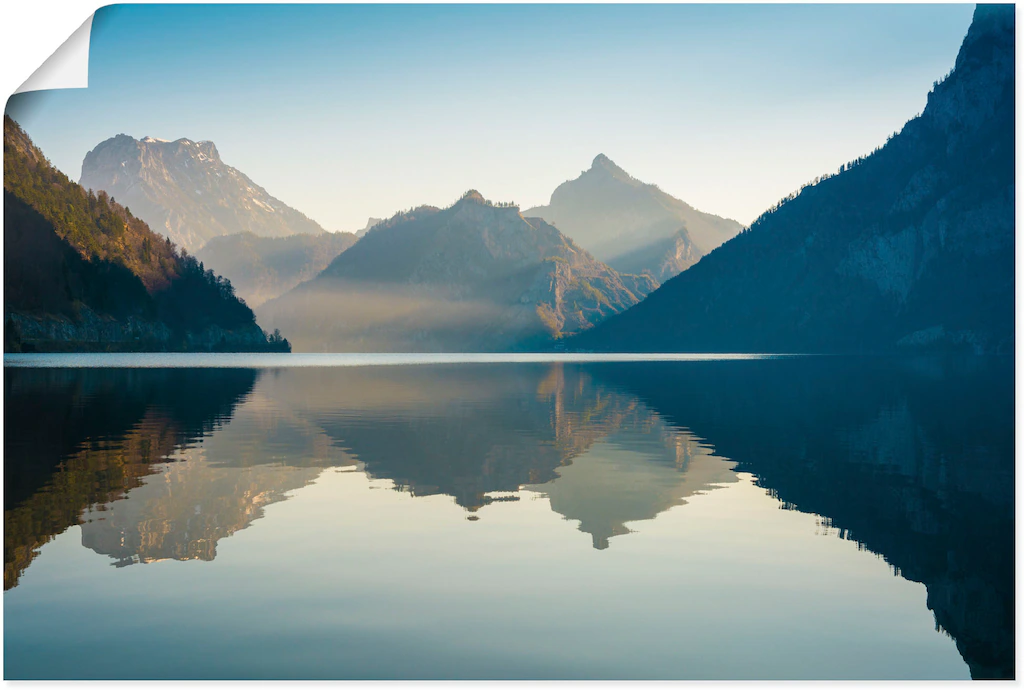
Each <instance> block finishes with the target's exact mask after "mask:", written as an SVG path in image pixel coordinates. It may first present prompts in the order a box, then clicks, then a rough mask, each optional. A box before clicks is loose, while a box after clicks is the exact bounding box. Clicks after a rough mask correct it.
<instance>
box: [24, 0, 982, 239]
mask: <svg viewBox="0 0 1024 690" xmlns="http://www.w3.org/2000/svg"><path fill="white" fill-rule="evenodd" d="M973 8H974V6H973V5H920V4H917V5H440V6H438V5H121V6H113V7H107V8H103V9H101V10H99V11H98V12H97V14H96V19H95V22H94V24H93V34H92V44H91V55H90V74H89V79H90V86H89V88H88V89H81V90H62V91H49V92H39V93H37V94H26V95H24V96H18V97H15V98H13V99H12V100H11V101H10V102H9V104H8V109H9V113H10V114H11V115H12V116H14V117H15V119H17V120H19V122H21V124H22V125H23V126H24V127H25V129H26V130H27V131H28V133H29V135H30V136H32V138H33V139H34V140H35V141H36V143H37V144H38V145H39V146H40V147H41V148H42V150H43V152H44V153H45V154H46V155H47V156H49V158H50V159H51V160H52V161H53V162H54V164H56V165H57V166H58V167H59V168H61V169H62V170H63V171H64V172H66V173H67V174H68V175H69V176H71V177H72V178H73V179H76V180H77V179H78V177H79V176H80V174H81V164H82V159H83V158H84V156H85V154H86V152H87V151H89V150H90V149H91V148H93V147H94V146H95V145H96V144H98V143H99V142H100V141H102V140H104V139H106V138H108V137H111V136H113V135H115V134H118V133H120V132H124V133H127V134H131V135H132V136H135V137H137V138H141V137H143V136H147V135H148V136H154V137H158V138H162V139H177V138H179V137H188V138H190V139H194V140H200V139H211V140H213V141H214V142H215V143H216V144H217V147H218V148H219V150H220V152H221V157H222V158H223V159H224V161H225V162H226V163H228V164H229V165H233V166H235V167H237V168H239V169H240V170H242V171H243V172H245V173H246V174H247V175H249V176H250V177H251V178H252V179H253V180H255V181H256V182H257V183H259V184H260V185H262V186H264V187H265V188H266V189H267V190H268V191H269V192H270V193H271V194H273V195H274V196H277V197H278V198H280V199H281V200H283V201H284V202H286V203H288V204H290V205H292V206H294V207H295V208H297V209H299V210H300V211H303V212H304V213H306V214H308V215H309V216H311V217H312V218H314V219H315V220H317V221H318V222H320V223H321V224H322V225H323V226H324V227H326V228H327V229H329V230H355V229H358V228H360V227H362V226H363V225H364V224H365V223H366V219H367V217H368V216H376V217H384V216H389V215H391V214H392V213H394V212H395V211H397V210H400V209H403V208H408V207H410V206H414V205H419V204H423V203H430V204H435V205H446V204H448V203H450V202H451V201H453V200H454V199H455V198H456V197H457V196H458V195H459V194H461V193H462V192H464V191H465V190H466V189H469V188H471V187H473V188H477V189H479V190H480V191H481V192H482V193H483V194H484V195H485V196H486V197H488V198H491V199H495V200H506V201H516V202H519V203H520V204H522V205H523V207H524V208H525V207H527V206H532V205H536V204H542V203H546V202H547V200H548V198H549V196H550V194H551V192H552V190H553V189H554V188H555V187H556V186H557V185H558V184H559V183H560V182H562V181H564V180H566V179H570V178H572V177H575V176H577V175H578V174H579V173H580V171H581V170H583V169H585V168H587V167H589V165H590V161H591V160H592V159H593V157H594V156H595V155H596V154H598V153H605V154H606V155H608V156H609V157H610V158H611V159H612V160H614V161H615V162H616V163H618V164H619V165H620V166H622V167H623V168H624V169H626V170H627V171H628V172H630V173H631V174H633V175H634V176H635V177H638V178H640V179H642V180H644V181H647V182H655V183H657V184H658V185H659V186H661V188H662V189H664V190H666V191H667V192H669V193H670V194H673V195H674V196H677V197H679V198H681V199H683V200H685V201H687V202H689V203H690V204H692V205H694V206H696V207H697V208H699V209H701V210H705V211H709V212H712V213H716V214H719V215H723V216H728V217H732V218H735V219H737V220H739V221H741V222H743V223H749V222H750V221H752V220H753V219H754V218H755V217H756V216H757V215H758V214H759V213H760V212H761V211H763V210H764V209H765V208H766V207H768V206H770V205H771V204H772V203H774V202H775V201H777V200H778V199H779V198H780V197H782V196H784V195H786V194H788V193H789V192H791V191H793V190H794V189H796V188H798V187H799V186H800V185H801V184H803V183H804V182H806V181H808V180H809V179H811V178H813V177H815V176H817V175H820V174H822V173H825V172H834V171H835V169H836V168H837V167H838V166H839V165H840V164H842V163H843V162H846V161H848V160H851V159H853V158H856V157H857V156H859V155H861V154H864V153H866V152H868V151H870V150H871V149H873V148H874V147H876V146H877V145H879V144H881V143H883V142H884V141H885V138H886V136H887V135H889V134H891V133H892V132H893V131H895V130H898V129H899V128H900V127H902V125H903V123H904V122H905V121H906V120H907V119H909V118H910V117H912V116H914V115H916V114H917V113H919V112H920V111H921V109H922V108H923V107H924V104H925V98H926V94H927V92H928V91H929V89H930V88H931V85H932V82H933V81H935V80H936V79H939V78H941V77H942V76H943V75H945V73H947V72H948V71H949V70H950V68H951V67H952V66H953V62H954V60H955V58H956V53H957V49H958V48H959V45H960V42H961V41H962V40H963V37H964V34H965V33H966V32H967V28H968V26H969V25H970V20H971V14H972V12H973Z"/></svg>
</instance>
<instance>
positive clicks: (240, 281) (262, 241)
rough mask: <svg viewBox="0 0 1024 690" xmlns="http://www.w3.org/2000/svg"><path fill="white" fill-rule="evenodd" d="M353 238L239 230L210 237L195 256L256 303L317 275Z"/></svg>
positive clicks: (327, 233)
mask: <svg viewBox="0 0 1024 690" xmlns="http://www.w3.org/2000/svg"><path fill="white" fill-rule="evenodd" d="M357 239H358V237H356V235H353V234H352V233H350V232H337V233H335V232H323V233H320V234H319V235H290V236H288V237H259V236H257V235H254V234H253V233H251V232H242V233H238V234H236V235H223V236H221V237H214V238H213V239H212V240H210V241H209V242H207V243H206V244H205V245H204V246H203V248H202V249H200V250H199V251H198V252H196V258H198V259H199V260H200V261H202V262H203V263H204V264H206V265H207V266H209V267H210V268H212V269H214V270H215V271H217V272H218V273H220V274H221V275H223V276H224V277H225V278H227V279H228V280H230V281H231V284H232V285H234V286H235V291H236V293H237V294H238V296H239V297H241V298H242V299H244V300H245V301H246V303H247V304H249V306H252V307H256V306H258V305H260V304H263V303H264V302H266V301H267V300H268V299H273V298H275V297H279V296H280V295H283V294H284V293H286V292H288V291H289V290H291V289H292V288H293V287H295V286H296V285H298V284H299V283H301V282H304V281H307V280H310V279H311V278H314V277H316V275H317V274H318V273H320V271H322V270H324V268H326V267H327V264H329V263H331V261H332V260H333V259H334V258H335V257H336V256H338V254H341V253H342V252H343V251H345V250H346V249H348V248H349V247H351V246H352V245H353V244H355V243H356V240H357Z"/></svg>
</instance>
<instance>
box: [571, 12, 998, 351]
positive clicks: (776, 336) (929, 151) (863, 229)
mask: <svg viewBox="0 0 1024 690" xmlns="http://www.w3.org/2000/svg"><path fill="white" fill-rule="evenodd" d="M1014 54H1015V52H1014V14H1013V8H1012V7H1010V6H1004V5H979V6H978V9H977V10H976V12H975V18H974V22H973V24H972V25H971V28H970V30H969V32H968V34H967V37H966V39H965V40H964V43H963V46H962V47H961V49H960V53H959V55H958V57H957V59H956V66H955V68H954V70H953V71H952V72H951V73H950V75H949V76H948V78H946V79H945V80H944V81H942V82H941V83H936V86H935V88H934V90H933V91H932V93H931V94H930V95H929V96H928V104H927V107H926V108H925V110H924V112H923V113H922V114H921V115H920V116H919V117H917V118H915V119H913V120H911V121H910V122H908V123H907V124H906V126H905V127H904V128H903V131H902V132H900V133H899V134H897V135H895V136H894V137H892V138H891V139H890V140H889V142H888V143H886V144H885V145H884V146H882V147H880V148H879V149H877V150H876V151H875V152H874V153H873V154H871V155H870V156H867V157H865V158H862V159H860V160H858V161H854V162H853V163H851V164H848V165H844V166H843V167H842V168H841V169H840V171H839V173H838V174H836V175H833V176H831V177H826V178H825V179H823V180H821V181H819V182H818V183H816V184H814V185H811V186H808V187H805V188H804V189H803V190H802V191H801V192H800V193H799V194H796V195H793V196H791V197H790V198H788V199H785V200H783V202H782V203H780V204H779V205H778V206H777V207H776V208H774V209H772V210H770V211H769V212H767V213H765V214H764V215H763V216H762V217H761V218H759V219H758V220H757V221H756V222H755V223H754V224H753V225H751V227H750V229H749V230H748V231H746V232H744V233H743V234H742V235H740V236H739V237H737V238H735V239H733V240H731V241H730V242H728V243H726V244H725V245H724V246H722V247H720V248H719V249H718V250H716V251H714V252H713V253H712V254H710V255H709V256H706V257H704V258H703V259H702V260H701V261H700V263H698V264H697V265H696V266H694V267H693V268H692V269H690V270H688V271H686V272H685V273H683V274H681V275H680V276H678V277H677V278H675V279H673V280H671V281H669V282H667V283H666V284H665V285H664V286H662V288H661V289H659V290H658V291H657V292H655V293H654V294H652V295H651V296H650V297H649V298H648V299H647V300H646V301H645V302H644V303H643V304H641V305H639V306H638V307H636V308H635V309H632V310H630V311H628V312H627V313H625V314H623V315H621V316H620V317H617V318H613V319H611V320H609V321H608V322H607V323H605V324H604V325H603V326H602V327H599V328H598V329H595V330H594V331H593V332H591V333H588V334H586V335H584V336H582V337H581V338H580V339H579V340H578V342H577V345H578V346H579V347H583V348H587V349H591V348H593V349H612V350H615V349H625V350H632V349H640V350H676V351H678V350H683V351H694V350H704V351H718V352H721V351H762V352H764V351H787V352H794V351H795V352H813V351H828V352H835V351H845V352H849V351H885V350H893V349H903V348H911V349H921V348H929V349H966V350H970V351H974V352H993V351H1007V352H1008V351H1012V348H1013V337H1014V334H1013V329H1014V262H1013V257H1014V186H1015V178H1014V156H1013V152H1014V120H1015V111H1014Z"/></svg>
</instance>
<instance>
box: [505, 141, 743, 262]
mask: <svg viewBox="0 0 1024 690" xmlns="http://www.w3.org/2000/svg"><path fill="white" fill-rule="evenodd" d="M524 215H526V216H538V217H540V218H543V219H544V220H546V221H548V222H549V223H552V224H554V225H555V226H556V227H557V228H558V229H559V230H561V231H562V232H564V233H565V234H566V235H568V236H569V237H571V238H572V239H573V240H575V241H576V242H578V243H579V244H580V245H581V246H583V247H586V248H587V249H588V250H589V251H591V252H593V254H594V256H596V257H597V258H598V259H600V260H602V261H605V262H607V263H608V265H610V266H612V267H613V268H615V269H616V270H617V271H621V272H636V273H641V272H645V271H646V272H649V273H651V275H654V276H655V277H658V275H659V274H661V275H665V276H666V277H671V276H670V275H668V272H670V270H669V271H668V272H666V270H665V269H666V268H670V267H671V265H672V264H673V262H672V261H671V260H670V261H668V262H667V263H668V265H666V259H668V257H669V256H670V255H671V254H672V253H674V251H673V250H674V247H670V246H668V244H666V242H667V241H669V240H670V239H671V238H673V237H676V238H677V240H678V241H680V242H682V243H684V244H686V245H688V247H687V249H686V253H687V254H690V255H691V256H692V261H691V262H690V264H689V265H692V263H693V262H695V261H696V260H697V259H699V258H700V257H701V256H702V255H703V254H705V253H707V252H709V251H711V250H712V249H714V248H715V247H717V246H718V245H720V244H722V242H725V241H726V240H728V239H729V238H731V237H733V236H735V235H736V234H737V233H738V232H739V231H740V230H741V229H742V228H743V226H741V225H740V224H739V223H737V222H736V221H734V220H729V219H727V218H720V217H718V216H715V215H711V214H710V213H702V212H701V211H698V210H696V209H694V208H693V207H692V206H690V205H689V204H687V203H685V202H683V201H680V200H679V199H676V198H674V197H672V196H670V195H668V194H666V193H665V192H663V191H661V190H660V189H658V187H657V186H656V185H653V184H646V183H644V182H641V181H640V180H637V179H636V178H634V177H632V176H631V175H629V174H628V173H627V172H626V171H624V170H623V169H622V168H620V167H619V166H617V165H616V164H615V163H613V162H612V161H611V160H610V159H609V158H608V157H607V156H605V155H604V154H601V155H599V156H597V157H596V158H595V159H594V162H593V164H592V165H591V166H590V169H589V170H585V171H584V172H583V173H582V174H581V175H580V176H579V177H577V178H576V179H575V180H570V181H568V182H564V183H562V184H560V185H559V186H558V188H557V189H555V191H554V193H553V194H552V195H551V202H550V203H549V204H548V205H547V206H538V207H536V208H532V209H529V210H528V211H526V212H524ZM682 263H685V262H682ZM682 263H677V265H682ZM685 267H687V268H688V267H689V266H688V265H687V266H685ZM680 270H683V269H682V268H681V269H680ZM676 273H678V271H676ZM672 275H675V273H672Z"/></svg>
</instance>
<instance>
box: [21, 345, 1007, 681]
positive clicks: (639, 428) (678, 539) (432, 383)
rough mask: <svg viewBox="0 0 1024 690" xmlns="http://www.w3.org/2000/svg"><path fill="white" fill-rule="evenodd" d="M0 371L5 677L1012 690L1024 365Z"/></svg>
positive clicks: (832, 360)
mask: <svg viewBox="0 0 1024 690" xmlns="http://www.w3.org/2000/svg"><path fill="white" fill-rule="evenodd" d="M4 362H5V368H4V402H5V408H4V421H5V435H4V456H5V463H4V466H5V469H4V500H5V504H4V505H5V510H4V588H5V593H4V633H5V634H4V652H5V655H4V675H5V677H6V678H7V679H29V678H46V679H63V678H87V679H113V678H126V679H149V678H154V679H192V678H198V679H217V678H243V679H249V678H269V679H291V678H323V679H334V678H344V679H375V678H392V679H406V678H473V679H492V678H494V679H505V678H511V679H519V678H524V679H536V678H553V679H554V678H579V679H598V678H608V679H634V678H636V679H639V678H660V679H747V678H753V679H798V678H809V679H850V678H852V679H875V678H880V679H967V678H971V677H975V678H993V677H995V678H1007V677H1013V675H1014V669H1015V667H1014V645H1015V638H1014V604H1015V602H1014V388H1013V362H1012V360H1000V359H980V358H974V359H971V358H965V359H948V358H947V359H938V358H936V359H928V358H925V359H921V358H916V359H897V358H853V357H761V356H750V357H748V356H731V357H719V356H675V355H673V356H648V357H642V358H637V357H636V356H631V355H626V356H612V357H608V356H578V355H564V356H557V357H552V356H550V355H516V356H511V355H510V356H502V355H480V356H464V355H450V356H449V355H437V356H420V355H164V354H153V355H20V356H5V359H4ZM143 641H145V642H146V644H145V645H143V644H141V643H142V642H143Z"/></svg>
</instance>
